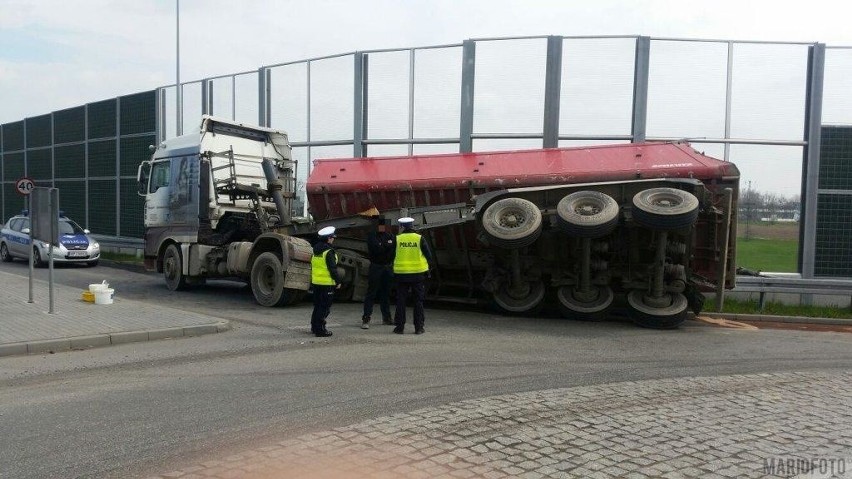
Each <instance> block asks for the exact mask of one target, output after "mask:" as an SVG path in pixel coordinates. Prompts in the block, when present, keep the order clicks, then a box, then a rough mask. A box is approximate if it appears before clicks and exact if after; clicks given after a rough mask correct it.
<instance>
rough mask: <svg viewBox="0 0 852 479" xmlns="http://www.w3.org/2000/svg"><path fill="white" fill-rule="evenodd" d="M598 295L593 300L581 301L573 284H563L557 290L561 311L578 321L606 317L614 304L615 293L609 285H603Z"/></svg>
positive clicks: (599, 319) (564, 315)
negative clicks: (575, 292)
mask: <svg viewBox="0 0 852 479" xmlns="http://www.w3.org/2000/svg"><path fill="white" fill-rule="evenodd" d="M597 290H598V296H597V298H595V299H594V300H592V301H580V300H578V299H577V298H576V297H575V296H574V287H573V286H562V287H560V288H559V289H558V290H556V299H557V300H558V301H559V312H560V313H562V316H563V317H565V318H568V319H574V320H578V321H601V320H603V319H606V313H607V311H608V310H609V307H610V306H612V300H613V298H614V297H615V295H614V294H613V292H612V288H610V287H609V286H601V287H599V288H598V289H597Z"/></svg>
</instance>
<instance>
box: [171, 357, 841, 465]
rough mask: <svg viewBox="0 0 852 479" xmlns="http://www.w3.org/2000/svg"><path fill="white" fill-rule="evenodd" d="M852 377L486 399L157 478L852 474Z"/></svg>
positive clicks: (777, 377)
mask: <svg viewBox="0 0 852 479" xmlns="http://www.w3.org/2000/svg"><path fill="white" fill-rule="evenodd" d="M850 380H852V372H848V373H828V372H814V373H811V372H808V373H804V372H800V373H778V374H759V375H741V376H727V377H702V378H680V379H663V380H649V381H637V382H626V383H616V384H606V385H598V386H585V387H573V388H566V389H555V390H546V391H535V392H527V393H518V394H510V395H503V396H495V397H486V398H481V399H476V400H469V401H462V402H457V403H453V404H447V405H443V406H439V407H432V408H426V409H420V410H416V411H412V412H410V413H404V414H397V415H393V416H387V417H380V418H376V419H372V420H368V421H364V422H361V423H358V424H353V425H349V426H346V427H340V428H336V429H333V430H329V431H322V432H316V433H311V434H307V435H303V436H301V437H296V438H292V439H288V440H285V441H283V442H279V443H277V444H272V445H269V446H267V447H261V448H259V449H254V450H249V451H245V452H244V453H241V454H238V455H234V456H230V457H226V458H219V459H216V460H210V461H206V462H203V463H200V464H197V465H194V466H192V467H187V468H184V469H181V470H179V471H174V472H170V473H166V474H162V475H161V476H156V477H158V478H174V477H179V478H182V479H197V478H222V479H225V478H262V479H266V478H279V477H280V478H335V479H336V478H341V479H342V478H407V479H416V478H432V477H447V478H453V477H457V478H509V477H511V478H515V477H519V478H539V477H583V478H597V477H601V478H604V477H619V478H622V477H624V478H646V477H653V478H657V477H665V478H677V477H702V478H704V477H711V478H734V477H737V478H738V477H791V476H797V475H799V477H852V388H850ZM804 461H808V462H807V463H805V462H804ZM831 467H833V468H834V472H835V474H834V475H831V474H830V472H831V471H830V468H831ZM811 468H814V469H815V470H811ZM820 468H822V469H823V470H824V472H825V474H821V473H820ZM808 472H810V474H809V475H808V474H805V475H804V476H802V475H801V474H803V473H808Z"/></svg>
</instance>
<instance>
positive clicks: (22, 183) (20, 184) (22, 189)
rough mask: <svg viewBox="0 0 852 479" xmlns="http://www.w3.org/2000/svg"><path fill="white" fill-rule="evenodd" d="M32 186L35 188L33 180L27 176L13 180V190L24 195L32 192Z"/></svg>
mask: <svg viewBox="0 0 852 479" xmlns="http://www.w3.org/2000/svg"><path fill="white" fill-rule="evenodd" d="M33 188H35V182H34V181H33V180H32V179H30V178H27V177H23V178H21V179H19V180H18V181H16V182H15V191H17V192H18V193H20V194H22V195H24V196H26V195H28V194H30V193H32V192H33Z"/></svg>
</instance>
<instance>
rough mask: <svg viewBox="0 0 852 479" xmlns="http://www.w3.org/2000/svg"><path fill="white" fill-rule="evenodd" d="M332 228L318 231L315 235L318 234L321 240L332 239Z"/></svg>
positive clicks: (328, 227) (327, 227)
mask: <svg viewBox="0 0 852 479" xmlns="http://www.w3.org/2000/svg"><path fill="white" fill-rule="evenodd" d="M334 230H335V228H334V226H326V227H325V228H323V229H321V230H319V232H318V233H317V234H319V235H320V236H321V237H323V238H334V236H335V235H334Z"/></svg>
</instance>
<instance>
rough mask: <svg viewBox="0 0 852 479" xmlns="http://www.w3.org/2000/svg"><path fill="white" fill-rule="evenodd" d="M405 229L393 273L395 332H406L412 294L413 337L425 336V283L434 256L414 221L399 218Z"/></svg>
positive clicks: (400, 224)
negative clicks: (410, 295)
mask: <svg viewBox="0 0 852 479" xmlns="http://www.w3.org/2000/svg"><path fill="white" fill-rule="evenodd" d="M399 226H400V228H401V229H402V230H401V231H400V233H399V234H398V235H397V237H396V255H395V256H394V260H393V274H394V279H395V280H396V315H395V317H394V324H396V327H395V328H394V329H393V332H394V333H396V334H402V333H403V330H404V329H405V303H406V301H407V300H408V295H409V292H410V293H413V296H414V334H423V332H424V329H423V323H424V322H425V320H426V317H425V316H424V314H423V299H424V298H425V297H426V286H425V285H424V282H425V280H426V277H427V276H428V275H429V265H430V264H431V263H432V253H431V252H430V251H429V246H428V245H427V244H426V241H424V240H423V237H422V236H420V235H419V234H417V233H415V232H414V229H413V228H414V218H408V217H406V218H400V219H399Z"/></svg>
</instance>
